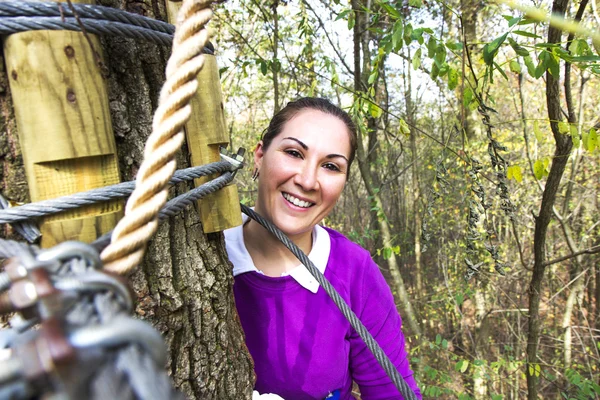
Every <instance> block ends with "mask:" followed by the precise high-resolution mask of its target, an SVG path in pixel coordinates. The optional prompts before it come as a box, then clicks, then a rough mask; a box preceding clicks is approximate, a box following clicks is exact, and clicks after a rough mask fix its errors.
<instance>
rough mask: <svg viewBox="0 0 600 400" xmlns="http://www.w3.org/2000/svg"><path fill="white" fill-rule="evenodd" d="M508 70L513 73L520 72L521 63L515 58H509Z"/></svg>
mask: <svg viewBox="0 0 600 400" xmlns="http://www.w3.org/2000/svg"><path fill="white" fill-rule="evenodd" d="M509 67H510V70H511V71H512V72H514V73H515V74H520V73H521V64H520V63H519V62H518V61H517V60H511V61H510V64H509Z"/></svg>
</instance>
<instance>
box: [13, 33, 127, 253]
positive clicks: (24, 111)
mask: <svg viewBox="0 0 600 400" xmlns="http://www.w3.org/2000/svg"><path fill="white" fill-rule="evenodd" d="M90 38H91V40H92V44H93V47H94V49H95V51H96V52H97V54H98V55H99V53H98V52H100V50H101V47H100V43H99V41H98V40H97V38H95V37H94V36H93V35H90ZM4 56H5V61H6V68H7V73H8V77H9V82H10V89H11V94H12V99H13V104H14V109H15V118H16V122H17V129H18V132H19V140H20V142H21V148H22V153H23V161H24V164H25V171H26V174H27V181H28V183H29V189H30V195H31V201H33V202H35V201H39V200H45V199H49V198H55V197H59V196H63V195H67V194H71V193H75V192H79V191H84V190H88V189H92V188H96V187H101V186H105V185H109V184H114V183H117V182H119V179H120V178H119V170H118V160H117V157H116V146H115V141H114V137H113V131H112V125H111V120H110V113H109V106H108V95H107V88H106V82H105V80H104V78H103V77H102V73H101V70H100V67H99V65H98V61H97V55H95V54H94V52H93V51H92V49H91V48H90V44H89V43H88V41H87V40H86V38H85V37H84V35H83V34H82V33H78V32H69V31H31V32H24V33H19V34H13V35H10V36H9V37H8V38H6V40H5V41H4ZM121 210H122V205H121V203H120V202H111V203H107V204H99V205H94V206H89V207H86V208H83V209H79V210H76V211H73V212H66V213H62V214H59V215H56V216H52V217H49V218H46V219H45V220H44V221H43V222H42V225H41V227H40V230H41V231H42V234H43V235H44V236H43V237H42V246H43V247H48V246H51V245H53V244H55V243H59V242H62V241H65V240H80V241H85V242H90V241H93V240H94V239H96V237H97V236H98V235H101V234H103V233H105V232H107V231H109V230H110V229H112V228H113V227H114V224H115V223H116V222H117V221H118V220H119V219H120V217H121V215H122V211H121Z"/></svg>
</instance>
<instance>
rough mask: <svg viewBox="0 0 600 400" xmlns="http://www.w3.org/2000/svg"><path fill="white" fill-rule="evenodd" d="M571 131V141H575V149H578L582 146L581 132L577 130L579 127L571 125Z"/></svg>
mask: <svg viewBox="0 0 600 400" xmlns="http://www.w3.org/2000/svg"><path fill="white" fill-rule="evenodd" d="M569 130H570V133H571V140H572V141H573V147H575V148H576V149H578V148H579V145H580V144H581V139H580V137H579V131H578V130H577V126H575V124H571V125H570V126H569Z"/></svg>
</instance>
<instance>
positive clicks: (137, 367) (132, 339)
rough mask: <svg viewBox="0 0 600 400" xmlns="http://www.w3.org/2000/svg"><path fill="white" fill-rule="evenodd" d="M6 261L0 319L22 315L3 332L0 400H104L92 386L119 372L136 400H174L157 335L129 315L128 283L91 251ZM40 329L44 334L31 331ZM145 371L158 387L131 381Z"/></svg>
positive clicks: (78, 248)
mask: <svg viewBox="0 0 600 400" xmlns="http://www.w3.org/2000/svg"><path fill="white" fill-rule="evenodd" d="M0 253H2V252H1V251H0ZM3 253H4V254H0V257H2V258H4V257H11V258H8V259H7V261H6V262H5V265H4V272H2V273H0V282H1V283H2V286H1V287H0V314H7V313H9V312H17V313H18V314H17V315H16V316H15V317H13V318H11V319H10V325H11V328H10V329H5V330H1V331H0V398H2V399H4V398H11V399H29V398H32V397H36V396H38V395H41V394H43V393H46V394H48V393H52V394H54V395H56V396H58V398H64V399H79V398H91V397H93V398H103V397H104V396H103V395H102V393H105V392H102V393H100V394H99V393H93V392H94V390H106V389H105V388H104V389H99V387H98V385H97V384H94V385H91V384H90V382H91V380H92V379H93V380H95V381H96V380H97V379H98V376H97V375H98V374H100V375H101V374H102V373H99V372H98V371H106V370H110V371H111V373H112V374H117V372H114V371H119V372H118V374H121V375H122V377H120V378H119V377H118V376H117V379H119V380H120V381H123V380H125V381H127V380H129V383H128V384H129V385H131V388H132V389H133V390H134V391H136V392H137V391H138V390H142V391H143V390H158V393H167V392H168V393H170V394H169V395H165V396H162V395H161V396H159V397H157V398H172V396H171V395H172V394H173V388H172V386H171V385H170V382H169V379H168V377H167V375H166V372H165V371H164V366H165V364H166V360H167V351H166V346H165V344H164V342H163V339H162V337H161V335H160V333H159V332H157V331H156V330H155V329H154V328H153V327H152V326H151V325H149V324H148V323H146V322H143V321H140V320H135V319H133V318H132V317H131V316H130V315H129V314H130V313H131V312H132V311H133V291H132V289H131V288H130V287H129V285H128V284H127V281H126V279H125V278H123V277H120V276H117V275H113V274H110V273H107V272H104V271H102V270H101V268H102V263H101V262H100V258H99V255H98V252H97V251H96V250H95V249H94V248H93V247H92V246H90V245H87V244H84V243H80V242H64V243H61V244H60V245H58V246H55V247H53V248H50V249H47V250H39V249H37V248H35V247H21V248H20V249H18V250H15V251H13V252H11V253H10V254H7V252H3ZM36 324H37V326H38V327H39V329H35V330H32V329H29V328H31V327H32V326H34V325H36ZM115 363H117V365H114V364H115ZM123 365H126V367H123ZM148 368H150V371H151V372H152V374H150V375H149V376H151V377H152V378H151V380H153V381H155V382H151V383H149V382H146V381H145V378H142V379H138V378H139V377H138V378H134V377H133V375H135V373H134V372H132V371H144V374H145V373H146V372H147V369H148ZM137 373H138V374H139V373H140V372H137ZM96 383H97V382H96ZM136 385H138V386H140V385H143V386H144V387H147V388H148V389H141V388H137V387H136ZM152 386H154V387H153V388H152ZM150 388H152V389H150ZM122 396H123V395H122ZM122 398H124V397H122ZM146 398H149V397H146Z"/></svg>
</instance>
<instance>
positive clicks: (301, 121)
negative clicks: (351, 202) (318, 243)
mask: <svg viewBox="0 0 600 400" xmlns="http://www.w3.org/2000/svg"><path fill="white" fill-rule="evenodd" d="M349 157H350V137H349V134H348V129H347V128H346V125H345V124H344V122H342V120H340V119H339V118H337V117H334V116H332V115H330V114H326V113H323V112H321V111H317V110H312V109H305V110H302V111H300V112H299V113H298V114H296V115H295V116H294V117H293V118H292V119H290V120H289V121H288V122H286V123H285V125H284V126H283V129H282V130H281V132H280V133H279V135H277V136H276V137H275V138H274V139H273V141H272V142H271V144H270V145H269V147H268V149H266V150H265V149H264V148H263V143H262V141H261V142H259V144H258V146H257V147H256V151H255V153H254V162H255V167H256V168H258V170H259V171H260V177H259V181H258V200H257V203H256V211H257V212H258V213H259V214H261V215H263V216H264V217H265V218H267V219H268V220H270V221H271V222H273V223H274V224H275V225H277V227H278V228H279V229H281V230H282V231H283V232H284V233H285V234H286V235H288V236H289V237H290V238H292V239H294V238H300V237H303V236H304V235H310V233H311V232H312V229H313V227H314V226H315V225H316V224H318V223H319V222H320V221H321V220H322V219H323V218H325V216H327V214H329V212H330V211H331V209H332V208H333V206H334V205H335V203H336V202H337V200H338V199H339V197H340V195H341V193H342V190H343V189H344V185H345V184H346V174H347V173H348V159H349Z"/></svg>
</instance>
